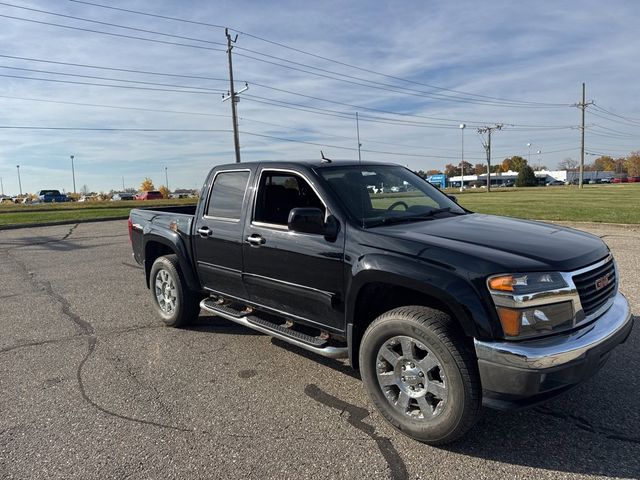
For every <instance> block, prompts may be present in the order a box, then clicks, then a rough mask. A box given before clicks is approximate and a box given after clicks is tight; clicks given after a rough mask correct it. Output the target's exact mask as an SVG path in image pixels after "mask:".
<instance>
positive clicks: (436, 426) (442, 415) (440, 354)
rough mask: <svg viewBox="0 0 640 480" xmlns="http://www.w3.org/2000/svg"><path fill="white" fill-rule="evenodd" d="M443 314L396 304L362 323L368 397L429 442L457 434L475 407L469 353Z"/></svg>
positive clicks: (476, 398)
mask: <svg viewBox="0 0 640 480" xmlns="http://www.w3.org/2000/svg"><path fill="white" fill-rule="evenodd" d="M455 327H456V326H455V324H454V322H453V321H452V320H451V318H450V317H449V316H447V315H446V314H444V313H443V312H440V311H438V310H433V309H430V308H427V307H421V306H410V307H401V308H396V309H394V310H391V311H389V312H387V313H384V314H382V315H381V316H380V317H378V318H377V319H376V320H374V321H373V323H371V325H369V327H368V328H367V330H366V332H365V334H364V336H363V338H362V343H361V346H360V369H361V374H362V379H363V382H364V385H365V388H366V390H367V393H368V394H369V397H370V398H371V400H372V401H373V403H374V404H375V406H376V407H377V408H378V410H379V411H380V412H381V413H382V415H383V416H384V417H385V418H386V419H387V420H388V421H389V422H390V423H391V424H392V425H393V426H395V427H396V428H397V429H399V430H400V431H401V432H403V433H405V434H406V435H408V436H410V437H412V438H414V439H416V440H419V441H422V442H425V443H430V444H444V443H449V442H452V441H454V440H456V439H457V438H459V437H460V436H462V435H463V434H464V433H465V432H466V431H467V430H468V429H469V428H471V426H472V425H473V423H474V422H475V420H476V417H477V415H478V411H479V408H480V398H481V397H480V382H479V376H478V373H477V367H476V364H475V362H474V359H473V356H472V355H471V354H470V353H469V352H468V350H467V348H466V346H465V344H464V341H463V337H462V335H461V334H460V333H459V332H458V329H457V328H455Z"/></svg>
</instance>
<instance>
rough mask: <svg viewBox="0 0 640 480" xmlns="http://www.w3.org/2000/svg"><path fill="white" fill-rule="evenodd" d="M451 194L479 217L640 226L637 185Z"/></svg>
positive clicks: (540, 188) (639, 186)
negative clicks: (502, 216) (483, 214)
mask: <svg viewBox="0 0 640 480" xmlns="http://www.w3.org/2000/svg"><path fill="white" fill-rule="evenodd" d="M451 193H452V194H453V195H456V196H457V197H458V201H459V202H460V204H461V205H462V206H464V207H465V208H468V209H469V210H472V211H474V212H478V213H489V214H493V215H506V216H509V217H518V218H529V219H535V220H562V221H575V222H604V223H634V224H638V223H640V184H622V185H585V187H584V188H583V189H582V190H580V189H578V187H575V186H570V187H569V186H568V187H537V188H519V189H513V188H510V189H504V190H499V191H492V192H490V193H487V192H486V191H483V190H481V191H480V193H466V192H464V193H460V192H455V193H454V192H451Z"/></svg>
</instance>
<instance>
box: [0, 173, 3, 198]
mask: <svg viewBox="0 0 640 480" xmlns="http://www.w3.org/2000/svg"><path fill="white" fill-rule="evenodd" d="M0 189H1V190H2V196H3V197H4V184H3V183H2V177H0Z"/></svg>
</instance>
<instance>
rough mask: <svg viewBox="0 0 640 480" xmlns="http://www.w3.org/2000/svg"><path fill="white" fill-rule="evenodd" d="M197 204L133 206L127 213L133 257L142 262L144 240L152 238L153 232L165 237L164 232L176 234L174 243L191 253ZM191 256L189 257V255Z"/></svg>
mask: <svg viewBox="0 0 640 480" xmlns="http://www.w3.org/2000/svg"><path fill="white" fill-rule="evenodd" d="M196 208H197V205H179V206H175V207H156V208H134V209H132V210H131V212H130V213H129V222H130V228H131V244H132V247H133V252H134V258H135V259H136V261H137V262H138V263H142V260H143V258H144V254H143V253H144V241H145V237H146V238H147V239H152V237H153V236H154V234H157V235H158V236H159V237H166V234H167V233H169V235H172V236H177V237H178V238H174V242H175V243H176V244H178V243H180V244H182V246H183V248H184V249H185V250H186V251H187V252H188V253H189V254H191V228H192V223H193V219H194V216H195V213H196ZM189 258H191V257H189Z"/></svg>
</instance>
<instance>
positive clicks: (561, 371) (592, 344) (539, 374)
mask: <svg viewBox="0 0 640 480" xmlns="http://www.w3.org/2000/svg"><path fill="white" fill-rule="evenodd" d="M632 326H633V317H632V316H631V311H630V309H629V304H628V302H627V300H626V298H625V297H624V295H622V294H621V293H618V294H616V296H615V298H614V301H613V304H612V305H611V307H610V308H609V309H608V310H607V311H606V312H604V313H603V314H602V315H601V316H600V317H599V318H598V319H596V320H595V321H594V322H592V323H591V324H589V325H587V326H585V327H583V328H580V329H579V330H576V331H574V332H571V333H569V334H564V335H563V334H558V335H554V336H551V337H546V338H541V339H538V340H526V341H522V342H506V341H496V342H484V341H479V340H475V350H476V355H477V357H478V368H479V370H480V378H481V381H482V388H483V390H485V392H487V393H488V394H489V396H490V395H491V394H492V393H493V394H500V395H507V396H513V397H531V396H535V395H538V394H541V393H545V392H549V391H552V390H558V389H561V388H562V387H568V386H571V385H575V384H577V383H580V382H581V381H582V380H585V379H586V378H588V377H589V376H591V375H592V374H594V373H595V372H596V371H598V369H599V368H600V366H601V365H602V364H603V363H604V361H605V360H606V358H607V356H608V353H609V352H610V351H611V350H612V349H613V348H615V347H616V346H617V345H618V344H620V343H622V342H624V341H625V340H626V338H627V337H628V336H629V333H630V332H631V328H632Z"/></svg>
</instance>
